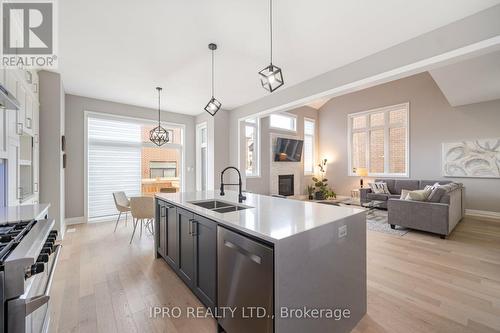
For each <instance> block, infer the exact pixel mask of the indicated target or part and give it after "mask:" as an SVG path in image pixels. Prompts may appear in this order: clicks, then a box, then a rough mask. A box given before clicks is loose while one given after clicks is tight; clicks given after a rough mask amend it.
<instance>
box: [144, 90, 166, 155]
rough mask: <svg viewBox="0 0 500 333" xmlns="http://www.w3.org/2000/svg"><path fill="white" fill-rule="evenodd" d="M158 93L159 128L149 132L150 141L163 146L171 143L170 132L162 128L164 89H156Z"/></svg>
mask: <svg viewBox="0 0 500 333" xmlns="http://www.w3.org/2000/svg"><path fill="white" fill-rule="evenodd" d="M156 90H157V91H158V126H157V127H155V128H153V129H152V130H151V131H149V140H150V141H151V142H153V143H154V144H155V145H157V146H163V145H164V144H165V143H167V142H169V141H170V138H169V134H168V131H167V130H166V129H164V128H163V127H161V121H160V116H161V111H160V95H161V90H162V88H160V87H156Z"/></svg>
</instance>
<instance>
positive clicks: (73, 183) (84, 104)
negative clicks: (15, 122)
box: [40, 94, 195, 218]
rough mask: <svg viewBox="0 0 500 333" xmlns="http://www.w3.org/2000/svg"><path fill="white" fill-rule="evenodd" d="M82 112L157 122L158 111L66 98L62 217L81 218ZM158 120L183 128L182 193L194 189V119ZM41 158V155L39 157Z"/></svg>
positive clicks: (172, 116)
mask: <svg viewBox="0 0 500 333" xmlns="http://www.w3.org/2000/svg"><path fill="white" fill-rule="evenodd" d="M84 111H92V112H102V113H108V114H113V115H119V116H127V117H134V118H143V119H152V120H154V119H158V118H157V117H158V111H157V110H153V109H148V108H143V107H138V106H132V105H127V104H120V103H114V102H108V101H103V100H98V99H93V98H87V97H81V96H75V95H69V94H67V95H66V121H65V123H66V152H67V167H66V217H68V218H71V217H81V216H84V195H85V193H84V192H85V189H84V172H85V165H84V142H85V137H84ZM161 118H162V120H164V121H169V122H173V123H179V124H185V125H186V133H185V140H186V141H185V143H184V152H185V181H186V184H185V185H186V191H192V190H194V189H195V172H194V166H195V117H193V116H188V115H183V114H178V113H172V112H162V117H161ZM40 156H42V154H40Z"/></svg>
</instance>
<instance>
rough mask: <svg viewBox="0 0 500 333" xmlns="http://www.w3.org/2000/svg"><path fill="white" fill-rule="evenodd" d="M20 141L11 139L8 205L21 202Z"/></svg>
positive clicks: (8, 161)
mask: <svg viewBox="0 0 500 333" xmlns="http://www.w3.org/2000/svg"><path fill="white" fill-rule="evenodd" d="M19 174H20V172H19V142H15V141H14V140H9V147H8V158H7V189H8V190H7V193H8V195H7V205H8V206H16V205H18V204H19V198H20V196H21V189H20V188H19Z"/></svg>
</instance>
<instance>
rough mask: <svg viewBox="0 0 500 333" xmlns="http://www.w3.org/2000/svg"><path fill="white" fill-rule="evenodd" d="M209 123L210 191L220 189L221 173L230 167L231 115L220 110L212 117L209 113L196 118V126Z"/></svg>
mask: <svg viewBox="0 0 500 333" xmlns="http://www.w3.org/2000/svg"><path fill="white" fill-rule="evenodd" d="M203 122H206V123H207V132H208V133H207V136H208V145H207V147H208V174H209V176H208V178H209V180H208V189H218V188H219V187H220V173H221V172H222V170H223V169H224V168H225V167H227V166H228V165H229V113H228V111H226V110H219V111H218V112H217V114H216V115H215V116H214V117H212V116H211V115H210V114H208V113H207V112H203V113H201V114H199V115H197V116H196V124H197V125H198V124H200V123H203Z"/></svg>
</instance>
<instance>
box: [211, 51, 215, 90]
mask: <svg viewBox="0 0 500 333" xmlns="http://www.w3.org/2000/svg"><path fill="white" fill-rule="evenodd" d="M214 90H215V89H214V50H212V98H214Z"/></svg>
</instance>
